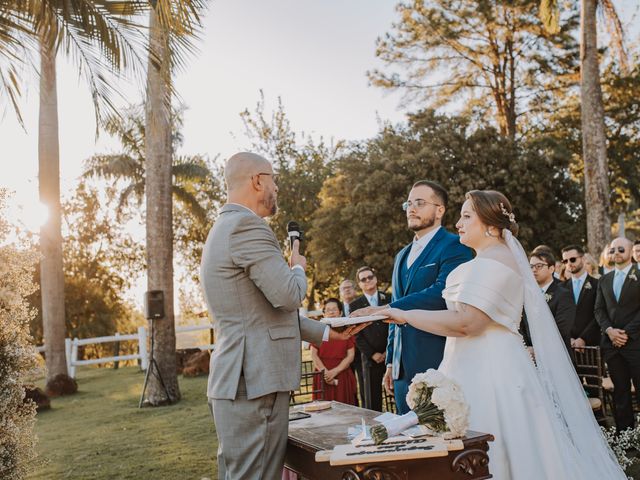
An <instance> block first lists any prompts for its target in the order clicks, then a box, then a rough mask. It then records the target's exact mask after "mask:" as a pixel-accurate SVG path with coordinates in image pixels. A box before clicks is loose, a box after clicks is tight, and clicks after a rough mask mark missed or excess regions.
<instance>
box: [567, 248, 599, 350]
mask: <svg viewBox="0 0 640 480" xmlns="http://www.w3.org/2000/svg"><path fill="white" fill-rule="evenodd" d="M584 256H585V252H584V250H583V249H582V247H580V246H578V245H569V246H567V247H564V248H563V249H562V263H563V264H564V265H565V267H566V271H567V273H568V274H569V275H570V278H569V280H567V281H566V282H565V283H564V286H565V287H566V288H567V289H568V290H569V291H570V292H572V293H573V301H574V303H575V305H576V317H575V321H574V323H573V328H572V329H571V346H572V347H573V348H578V347H584V346H586V345H589V346H596V345H600V325H598V322H597V321H596V317H595V313H594V307H595V304H596V292H597V291H598V280H597V279H595V278H594V277H592V276H591V275H589V274H588V273H587V269H586V263H585V261H584Z"/></svg>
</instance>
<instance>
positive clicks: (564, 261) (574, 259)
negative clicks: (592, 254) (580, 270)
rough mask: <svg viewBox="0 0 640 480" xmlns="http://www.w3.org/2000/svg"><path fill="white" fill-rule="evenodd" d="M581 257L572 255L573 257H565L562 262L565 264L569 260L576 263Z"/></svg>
mask: <svg viewBox="0 0 640 480" xmlns="http://www.w3.org/2000/svg"><path fill="white" fill-rule="evenodd" d="M579 258H580V257H571V258H565V259H563V260H562V263H564V264H565V265H566V264H567V263H569V262H571V263H576V262H577V261H578V259H579Z"/></svg>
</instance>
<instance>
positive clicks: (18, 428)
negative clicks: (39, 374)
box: [0, 189, 37, 480]
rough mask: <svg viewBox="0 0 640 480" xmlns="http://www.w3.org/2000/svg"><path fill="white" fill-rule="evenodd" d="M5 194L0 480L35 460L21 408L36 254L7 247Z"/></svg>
mask: <svg viewBox="0 0 640 480" xmlns="http://www.w3.org/2000/svg"><path fill="white" fill-rule="evenodd" d="M5 198H6V192H5V191H4V190H1V189H0V478H3V479H5V480H19V479H22V478H24V477H25V476H26V473H27V472H28V471H29V470H30V463H31V461H32V460H33V458H34V457H35V435H34V433H33V427H34V424H35V414H36V410H35V405H34V404H33V403H32V402H28V403H23V400H24V383H25V381H26V378H27V375H28V374H30V373H32V371H33V369H34V368H35V366H36V360H35V359H36V352H35V349H34V348H33V343H32V340H31V337H30V336H29V321H30V320H31V318H32V317H33V310H32V309H31V308H30V307H29V304H28V302H27V301H26V297H27V296H28V295H30V294H31V293H32V292H33V291H34V290H35V288H36V287H35V285H34V283H33V281H32V274H33V271H34V269H35V265H36V262H37V257H36V255H35V251H33V250H31V251H24V250H18V249H16V248H15V246H13V245H10V244H7V243H5V242H6V236H7V233H8V225H7V223H6V222H5V219H4V218H3V210H4V202H5Z"/></svg>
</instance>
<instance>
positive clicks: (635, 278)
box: [627, 272, 638, 282]
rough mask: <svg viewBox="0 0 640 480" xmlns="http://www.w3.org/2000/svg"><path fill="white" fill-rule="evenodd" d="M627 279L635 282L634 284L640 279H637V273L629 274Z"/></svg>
mask: <svg viewBox="0 0 640 480" xmlns="http://www.w3.org/2000/svg"><path fill="white" fill-rule="evenodd" d="M627 277H628V278H630V279H631V280H633V281H634V282H637V281H638V277H636V272H629V275H627Z"/></svg>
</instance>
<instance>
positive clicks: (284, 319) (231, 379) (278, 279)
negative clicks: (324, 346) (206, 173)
mask: <svg viewBox="0 0 640 480" xmlns="http://www.w3.org/2000/svg"><path fill="white" fill-rule="evenodd" d="M200 281H201V284H202V288H203V290H204V296H205V300H206V301H207V304H208V306H209V311H210V312H211V315H212V316H213V319H214V320H213V323H214V331H215V349H214V351H213V355H212V356H211V366H210V373H209V385H208V388H207V395H208V397H209V398H212V399H229V400H232V399H235V398H236V392H237V388H238V381H239V380H240V375H244V377H245V383H246V385H247V398H248V399H254V398H258V397H261V396H263V395H266V394H269V393H273V392H278V391H290V390H295V389H296V388H298V386H299V385H300V361H301V359H300V350H301V346H300V338H301V336H302V338H303V339H305V340H306V341H309V342H311V343H316V344H319V343H320V342H321V341H322V335H323V333H324V329H325V326H324V325H323V324H321V323H319V322H317V321H314V320H309V319H308V318H306V317H300V323H299V324H298V314H297V310H298V307H299V306H300V305H301V303H302V300H303V299H304V297H305V295H306V292H307V280H306V276H305V274H304V272H303V271H302V270H301V269H299V268H294V269H291V268H289V266H288V265H287V262H286V261H285V259H284V257H283V255H282V251H281V250H280V245H279V244H278V241H277V240H276V237H275V235H274V234H273V231H272V230H271V228H269V226H268V225H267V223H266V222H265V220H264V219H262V218H260V217H258V216H257V215H256V214H254V213H253V212H252V211H250V210H249V209H247V208H244V207H242V206H240V205H234V204H227V205H225V206H224V207H222V210H221V211H220V216H219V217H218V219H217V220H216V223H215V224H214V226H213V228H212V229H211V231H210V232H209V236H208V238H207V242H206V243H205V246H204V250H203V252H202V265H201V270H200Z"/></svg>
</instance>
